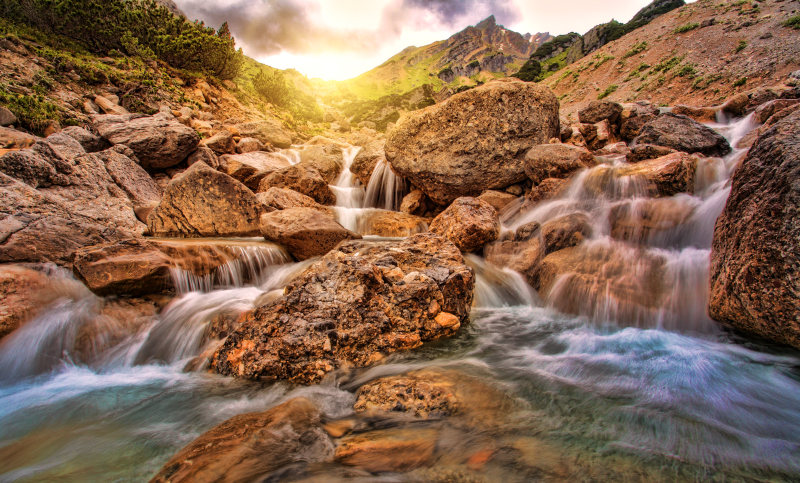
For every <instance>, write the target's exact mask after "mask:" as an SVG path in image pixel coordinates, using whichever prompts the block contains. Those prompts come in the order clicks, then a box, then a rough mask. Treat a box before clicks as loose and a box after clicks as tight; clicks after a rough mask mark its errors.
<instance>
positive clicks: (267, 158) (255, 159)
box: [221, 151, 290, 191]
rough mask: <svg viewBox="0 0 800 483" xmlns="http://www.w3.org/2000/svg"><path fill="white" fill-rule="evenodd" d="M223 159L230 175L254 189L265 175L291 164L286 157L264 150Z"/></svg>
mask: <svg viewBox="0 0 800 483" xmlns="http://www.w3.org/2000/svg"><path fill="white" fill-rule="evenodd" d="M221 161H222V163H224V164H225V169H226V171H227V173H228V174H229V175H230V176H232V177H233V178H234V179H237V180H239V181H241V182H242V183H244V184H245V186H247V187H248V188H250V189H251V190H253V191H256V190H257V189H258V185H259V183H260V182H261V180H262V179H263V178H264V176H266V175H268V174H270V173H272V172H273V171H278V170H280V169H283V168H288V167H289V166H290V164H289V161H288V160H287V159H286V158H284V157H282V156H279V155H277V154H274V153H267V152H264V151H254V152H250V153H244V154H237V155H235V156H223V157H222V160H221Z"/></svg>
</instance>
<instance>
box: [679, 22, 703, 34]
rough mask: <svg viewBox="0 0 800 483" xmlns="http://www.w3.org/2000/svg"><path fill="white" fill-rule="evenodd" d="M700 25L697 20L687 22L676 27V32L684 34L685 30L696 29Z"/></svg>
mask: <svg viewBox="0 0 800 483" xmlns="http://www.w3.org/2000/svg"><path fill="white" fill-rule="evenodd" d="M699 26H700V24H699V23H697V22H692V23H687V24H685V25H681V26H680V27H678V28H676V29H675V33H676V34H682V33H684V32H688V31H690V30H694V29H696V28H697V27H699Z"/></svg>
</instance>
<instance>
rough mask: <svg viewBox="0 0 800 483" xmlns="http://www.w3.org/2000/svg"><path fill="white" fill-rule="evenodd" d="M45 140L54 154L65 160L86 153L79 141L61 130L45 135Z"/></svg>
mask: <svg viewBox="0 0 800 483" xmlns="http://www.w3.org/2000/svg"><path fill="white" fill-rule="evenodd" d="M45 141H46V142H47V144H48V145H49V148H51V149H52V150H53V151H54V152H55V154H57V155H58V156H59V157H61V158H62V159H64V160H66V161H69V160H72V159H75V158H76V157H78V156H80V155H81V154H86V150H85V149H83V146H82V145H81V143H79V142H78V141H76V140H75V139H74V138H73V137H71V136H67V135H66V134H64V133H61V132H57V133H55V134H51V135H49V136H47V139H45Z"/></svg>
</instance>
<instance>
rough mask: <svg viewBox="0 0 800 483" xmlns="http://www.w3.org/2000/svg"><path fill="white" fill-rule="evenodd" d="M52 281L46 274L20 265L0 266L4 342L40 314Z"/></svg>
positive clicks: (0, 323) (0, 326) (0, 325)
mask: <svg viewBox="0 0 800 483" xmlns="http://www.w3.org/2000/svg"><path fill="white" fill-rule="evenodd" d="M49 284H50V281H49V279H48V277H47V275H45V274H44V273H42V272H40V271H37V270H31V269H30V268H25V267H22V266H19V265H0V339H2V338H3V337H5V336H7V335H8V334H10V333H11V332H13V331H14V330H16V329H17V328H19V327H20V326H21V325H22V324H24V323H25V322H27V321H28V320H30V319H31V318H32V317H33V316H35V315H36V312H37V311H38V310H39V309H40V308H42V301H41V292H42V291H43V290H45V289H46V288H47V287H48V285H49Z"/></svg>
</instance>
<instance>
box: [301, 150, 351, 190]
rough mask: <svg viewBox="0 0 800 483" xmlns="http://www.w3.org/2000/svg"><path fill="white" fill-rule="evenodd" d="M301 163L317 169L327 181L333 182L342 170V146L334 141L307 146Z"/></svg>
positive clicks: (302, 151) (302, 152) (302, 154)
mask: <svg viewBox="0 0 800 483" xmlns="http://www.w3.org/2000/svg"><path fill="white" fill-rule="evenodd" d="M300 164H302V165H304V166H309V167H312V168H314V169H316V170H317V171H319V174H321V175H322V177H323V178H324V179H325V181H327V182H328V183H333V182H334V181H336V178H338V177H339V173H341V172H342V148H341V146H339V145H338V144H334V143H329V144H315V145H311V146H305V147H304V149H302V150H301V151H300Z"/></svg>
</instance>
